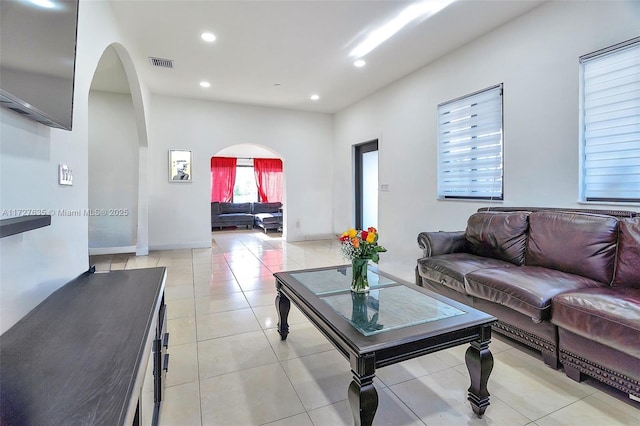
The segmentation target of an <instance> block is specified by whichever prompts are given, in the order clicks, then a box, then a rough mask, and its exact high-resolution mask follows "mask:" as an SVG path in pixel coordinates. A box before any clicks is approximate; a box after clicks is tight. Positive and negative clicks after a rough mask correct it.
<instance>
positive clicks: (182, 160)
mask: <svg viewBox="0 0 640 426" xmlns="http://www.w3.org/2000/svg"><path fill="white" fill-rule="evenodd" d="M191 176H192V175H191V151H187V150H184V149H170V150H169V182H174V183H177V182H191V179H192V177H191Z"/></svg>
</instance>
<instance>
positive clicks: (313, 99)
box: [309, 94, 320, 101]
mask: <svg viewBox="0 0 640 426" xmlns="http://www.w3.org/2000/svg"><path fill="white" fill-rule="evenodd" d="M309 99H311V100H312V101H317V100H318V99H320V95H315V94H314V95H311V96H309Z"/></svg>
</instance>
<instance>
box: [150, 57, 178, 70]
mask: <svg viewBox="0 0 640 426" xmlns="http://www.w3.org/2000/svg"><path fill="white" fill-rule="evenodd" d="M149 60H150V61H151V65H153V66H154V67H160V68H173V59H163V58H154V57H153V56H150V57H149Z"/></svg>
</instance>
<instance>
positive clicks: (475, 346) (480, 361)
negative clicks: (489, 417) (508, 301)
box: [465, 326, 493, 417]
mask: <svg viewBox="0 0 640 426" xmlns="http://www.w3.org/2000/svg"><path fill="white" fill-rule="evenodd" d="M490 341H491V327H490V326H488V327H483V329H482V333H481V337H480V339H479V340H478V341H475V342H471V346H470V347H469V349H467V353H466V354H465V362H466V364H467V370H469V376H470V377H471V386H470V387H469V394H468V398H467V399H468V400H469V401H470V402H471V408H473V412H474V413H476V414H477V415H478V417H482V415H483V414H484V412H485V410H486V409H487V407H488V406H489V391H488V390H487V382H488V381H489V375H490V374H491V370H493V355H491V352H490V351H489V342H490Z"/></svg>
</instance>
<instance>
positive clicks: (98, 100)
mask: <svg viewBox="0 0 640 426" xmlns="http://www.w3.org/2000/svg"><path fill="white" fill-rule="evenodd" d="M89 123H90V126H89V141H88V142H89V208H90V209H91V211H92V212H96V214H95V215H91V216H89V249H93V248H110V249H111V250H110V252H114V250H116V252H117V250H119V249H120V250H121V251H122V250H125V251H127V252H135V246H136V232H137V225H138V163H139V160H138V134H137V131H136V121H135V114H134V112H133V102H132V101H131V95H129V94H121V93H107V92H101V91H97V90H92V91H91V92H90V94H89ZM127 248H129V249H128V250H127Z"/></svg>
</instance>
